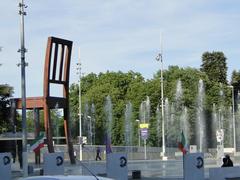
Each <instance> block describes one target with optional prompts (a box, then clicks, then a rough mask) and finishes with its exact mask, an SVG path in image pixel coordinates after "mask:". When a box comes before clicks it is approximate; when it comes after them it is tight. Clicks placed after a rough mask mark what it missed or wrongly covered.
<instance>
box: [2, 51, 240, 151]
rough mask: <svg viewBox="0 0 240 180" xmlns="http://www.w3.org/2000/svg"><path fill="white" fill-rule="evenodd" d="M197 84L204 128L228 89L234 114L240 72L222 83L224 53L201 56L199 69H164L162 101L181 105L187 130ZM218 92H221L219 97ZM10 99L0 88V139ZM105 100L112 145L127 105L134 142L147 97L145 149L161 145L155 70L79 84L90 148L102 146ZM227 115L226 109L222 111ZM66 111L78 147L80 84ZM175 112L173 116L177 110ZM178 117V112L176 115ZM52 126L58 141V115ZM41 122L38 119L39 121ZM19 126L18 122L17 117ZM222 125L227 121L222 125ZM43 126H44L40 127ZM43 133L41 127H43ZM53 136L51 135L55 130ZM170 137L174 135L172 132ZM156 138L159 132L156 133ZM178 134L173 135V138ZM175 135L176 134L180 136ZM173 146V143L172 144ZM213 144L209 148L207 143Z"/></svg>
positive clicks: (120, 138)
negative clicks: (179, 93)
mask: <svg viewBox="0 0 240 180" xmlns="http://www.w3.org/2000/svg"><path fill="white" fill-rule="evenodd" d="M199 79H202V80H203V82H204V85H205V93H206V96H205V101H204V116H205V117H206V124H208V125H209V126H211V124H212V121H213V118H212V112H213V104H214V106H215V107H217V108H220V107H230V106H231V104H232V91H231V88H230V86H229V85H231V86H233V89H234V100H235V107H234V110H235V111H237V108H238V107H237V96H238V91H239V89H240V71H236V70H235V71H233V72H232V77H231V81H230V82H228V80H227V58H226V57H225V55H224V53H223V52H205V53H203V55H202V64H201V67H200V68H192V67H185V68H181V67H178V66H169V67H168V68H167V69H164V70H163V83H164V97H165V99H166V98H167V99H168V101H169V102H170V103H181V105H182V106H184V107H186V108H187V109H188V121H189V123H190V127H193V126H194V125H195V123H196V118H197V117H196V108H197V106H198V105H197V103H196V98H197V93H198V82H199ZM179 80H181V83H182V89H183V95H182V99H181V102H176V101H177V100H176V86H177V82H178V81H179ZM220 92H223V94H224V95H223V94H221V93H220ZM12 95H13V88H12V87H11V86H9V85H2V86H0V103H1V104H0V105H1V106H0V108H1V111H0V112H1V113H0V133H3V132H6V131H11V128H10V125H9V124H10V121H9V113H8V112H9V99H10V98H11V96H12ZM107 96H110V97H111V101H112V115H113V117H112V121H113V124H112V144H114V145H124V143H125V142H124V140H125V139H124V138H125V137H124V118H125V117H124V111H125V108H126V104H128V103H129V102H131V104H132V116H131V121H132V124H133V129H132V131H133V132H132V133H133V137H134V139H133V144H134V145H136V144H137V142H138V124H137V122H136V119H139V116H140V112H139V111H140V110H139V108H140V104H141V102H143V101H144V100H146V97H147V96H148V97H149V99H150V102H151V103H150V117H151V118H150V120H149V121H150V128H149V131H150V135H149V138H148V144H149V145H150V146H161V139H160V141H159V140H158V133H159V132H157V128H156V126H157V116H156V110H157V107H159V108H161V107H160V104H161V99H160V97H161V88H160V70H159V71H158V72H156V74H154V76H153V78H152V79H145V78H144V77H143V76H142V75H141V73H139V72H133V71H129V72H127V73H123V72H121V71H118V72H111V71H107V72H105V73H99V74H95V73H90V74H88V75H86V76H83V77H82V78H81V99H82V101H81V102H82V103H81V107H82V121H83V127H82V128H83V135H85V136H87V133H88V132H87V131H88V129H87V124H88V121H89V119H88V117H91V118H92V120H93V121H94V143H96V144H103V143H104V131H105V126H106V115H105V112H104V104H105V101H106V97H107ZM225 109H226V108H225ZM70 110H71V122H72V128H71V129H72V135H73V138H74V139H76V141H77V136H78V134H79V128H78V127H79V114H78V113H79V84H78V83H73V84H71V85H70ZM176 111H177V110H176ZM180 111H182V110H180ZM51 113H53V114H54V117H53V119H54V120H53V121H55V122H56V124H57V125H58V127H59V129H58V131H57V132H55V133H58V135H63V128H62V126H63V121H62V117H61V114H60V113H59V112H58V111H57V110H53V111H52V112H51ZM40 117H41V119H43V116H42V115H40ZM18 119H19V121H18V122H20V117H18ZM226 121H227V119H226ZM27 122H28V129H29V131H33V130H34V129H33V118H32V113H31V112H28V113H27ZM41 122H43V120H42V121H41ZM17 126H18V129H19V130H20V129H21V123H18V125H17ZM42 128H43V126H42ZM55 131H56V130H55ZM175 131H179V129H178V130H175ZM207 131H208V132H207V134H208V137H209V142H211V141H215V140H214V139H212V138H213V137H212V136H210V134H212V133H213V132H211V130H207ZM160 133H161V132H160ZM175 134H178V132H175ZM179 134H180V131H179ZM190 136H191V137H190V138H189V139H190V143H195V138H194V136H195V135H194V132H192V133H191V134H190ZM173 141H174V140H173ZM210 144H214V143H210Z"/></svg>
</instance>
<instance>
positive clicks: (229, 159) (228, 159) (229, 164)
mask: <svg viewBox="0 0 240 180" xmlns="http://www.w3.org/2000/svg"><path fill="white" fill-rule="evenodd" d="M225 158H226V159H227V165H228V167H232V166H233V162H232V160H231V158H230V156H229V155H228V154H226V155H225Z"/></svg>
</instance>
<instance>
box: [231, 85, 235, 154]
mask: <svg viewBox="0 0 240 180" xmlns="http://www.w3.org/2000/svg"><path fill="white" fill-rule="evenodd" d="M229 87H230V88H231V89H232V123H233V151H234V155H235V154H236V124H235V123H236V122H235V103H234V87H233V86H229Z"/></svg>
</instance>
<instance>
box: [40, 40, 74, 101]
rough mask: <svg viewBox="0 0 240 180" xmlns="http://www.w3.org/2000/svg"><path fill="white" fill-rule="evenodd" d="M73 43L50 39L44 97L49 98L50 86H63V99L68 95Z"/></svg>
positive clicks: (46, 58) (46, 59)
mask: <svg viewBox="0 0 240 180" xmlns="http://www.w3.org/2000/svg"><path fill="white" fill-rule="evenodd" d="M71 53H72V41H68V40H65V39H60V38H56V37H49V38H48V42H47V49H46V56H45V67H44V82H43V96H44V97H49V96H51V94H50V84H59V85H63V97H66V96H67V95H68V90H69V73H70V72H69V71H70V60H71Z"/></svg>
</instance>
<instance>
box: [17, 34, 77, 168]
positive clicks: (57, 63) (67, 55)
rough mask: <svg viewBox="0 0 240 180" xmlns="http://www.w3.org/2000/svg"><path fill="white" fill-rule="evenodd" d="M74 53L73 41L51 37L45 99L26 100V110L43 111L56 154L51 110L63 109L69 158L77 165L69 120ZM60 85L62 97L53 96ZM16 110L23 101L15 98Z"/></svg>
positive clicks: (49, 138)
mask: <svg viewBox="0 0 240 180" xmlns="http://www.w3.org/2000/svg"><path fill="white" fill-rule="evenodd" d="M71 51H72V41H68V40H64V39H60V38H56V37H49V38H48V43H47V49H46V56H45V67H44V83H43V97H28V98H26V108H27V109H32V110H35V109H37V110H41V109H42V110H43V112H44V127H45V131H46V137H47V145H48V151H49V152H50V153H51V152H54V147H53V139H52V129H53V127H52V121H51V117H50V109H56V107H58V108H63V114H64V131H65V136H66V143H67V145H68V151H69V157H70V161H71V163H72V164H75V158H74V150H73V144H72V139H71V134H70V127H69V125H70V120H69V71H70V60H71ZM52 84H58V85H62V87H63V96H62V97H53V96H51V91H50V90H51V88H50V87H51V85H52ZM13 101H14V102H15V106H16V109H21V108H22V99H20V98H14V99H13Z"/></svg>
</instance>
